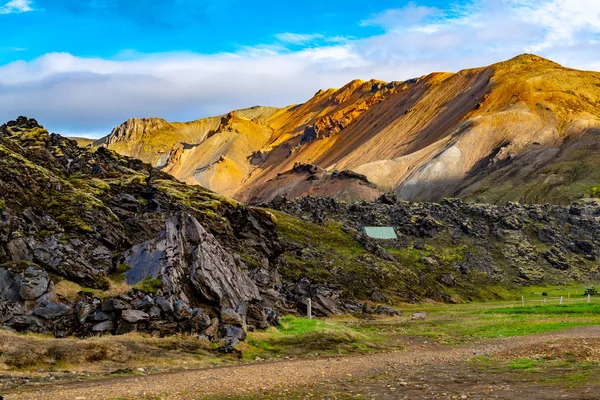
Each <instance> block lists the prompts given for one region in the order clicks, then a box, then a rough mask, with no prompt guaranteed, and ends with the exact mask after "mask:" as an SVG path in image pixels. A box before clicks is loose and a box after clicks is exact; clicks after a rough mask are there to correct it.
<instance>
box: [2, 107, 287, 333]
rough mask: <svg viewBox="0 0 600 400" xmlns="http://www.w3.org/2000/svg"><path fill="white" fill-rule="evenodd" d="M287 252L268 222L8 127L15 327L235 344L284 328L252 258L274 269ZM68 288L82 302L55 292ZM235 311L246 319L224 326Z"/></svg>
mask: <svg viewBox="0 0 600 400" xmlns="http://www.w3.org/2000/svg"><path fill="white" fill-rule="evenodd" d="M282 251H283V248H282V246H281V244H280V243H279V238H278V235H277V233H276V232H275V223H274V219H273V216H272V215H271V214H269V213H267V212H265V211H262V210H260V209H250V208H247V207H245V206H244V205H242V204H240V203H238V202H235V201H233V200H230V199H226V198H224V197H221V196H218V195H216V194H214V193H211V192H208V191H206V190H205V189H203V188H200V187H190V186H187V185H185V184H183V183H181V182H178V181H176V180H174V179H173V178H171V177H170V176H169V175H167V174H165V173H162V172H160V171H158V170H156V169H153V168H152V167H151V166H150V165H147V164H144V163H142V162H141V161H138V160H134V159H129V158H125V157H122V156H119V155H117V154H116V153H114V152H112V151H110V150H107V149H105V148H99V149H97V150H95V151H94V150H92V149H84V148H80V147H78V146H77V143H76V142H74V141H71V140H68V139H65V138H62V137H60V136H59V135H55V134H48V132H47V131H46V130H45V129H44V128H43V127H42V126H40V125H39V124H38V123H37V121H35V120H32V119H27V118H25V117H22V118H19V119H18V120H16V121H11V122H9V123H7V124H5V125H2V126H1V127H0V277H2V279H1V280H0V324H1V325H3V326H5V327H8V328H10V329H13V330H16V331H19V332H39V333H51V334H55V335H57V336H67V335H71V334H75V335H79V336H88V335H92V334H99V333H113V334H122V333H127V332H130V331H144V332H149V333H156V334H171V333H177V332H188V333H196V334H203V335H206V336H208V337H210V338H211V339H213V340H218V339H219V338H223V339H225V340H226V342H227V343H229V344H231V343H234V342H235V341H236V340H241V339H242V338H243V337H244V336H245V331H246V329H248V328H249V327H261V328H266V327H267V326H269V325H270V324H276V323H277V321H278V317H279V310H278V309H277V305H275V304H272V303H270V302H268V301H266V300H265V303H264V304H263V298H262V297H261V294H260V292H259V288H258V286H257V285H256V284H255V283H254V281H253V280H252V279H251V278H250V277H249V274H248V269H247V267H246V265H245V264H244V262H242V259H245V258H257V259H264V260H266V263H267V265H268V264H269V263H270V262H271V263H274V261H275V260H276V259H277V258H278V256H279V254H281V252H282ZM269 260H271V261H269ZM273 265H274V264H273ZM122 280H126V282H125V283H128V285H124V284H123V283H120V281H122ZM62 282H68V285H71V286H72V287H77V285H79V287H80V289H81V290H80V293H79V294H78V295H76V296H75V295H74V294H73V293H72V290H71V291H70V292H68V293H63V292H61V291H60V290H57V289H56V288H57V287H59V288H60V287H62V286H65V285H64V284H63V283H62ZM118 287H123V289H120V290H117V289H116V288H118ZM90 289H96V290H98V292H93V293H96V295H92V294H91V293H92V291H91V290H90ZM105 289H110V290H111V292H103V290H105ZM115 292H118V294H113V295H110V296H109V295H108V293H115ZM278 296H282V295H281V294H278ZM228 309H233V310H235V312H237V313H238V314H239V315H240V320H239V321H237V322H235V321H234V322H232V321H229V320H228V321H227V322H224V321H223V316H224V315H225V314H227V312H225V314H223V310H228ZM227 315H228V314H227Z"/></svg>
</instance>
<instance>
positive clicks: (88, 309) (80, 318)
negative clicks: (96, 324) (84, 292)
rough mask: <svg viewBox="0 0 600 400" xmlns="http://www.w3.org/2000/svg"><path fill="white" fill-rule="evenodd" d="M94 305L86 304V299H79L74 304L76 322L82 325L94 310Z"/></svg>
mask: <svg viewBox="0 0 600 400" xmlns="http://www.w3.org/2000/svg"><path fill="white" fill-rule="evenodd" d="M95 308H96V307H95V306H94V304H91V303H89V302H88V299H80V300H79V301H77V303H75V315H76V316H77V322H79V324H83V323H84V322H85V321H86V320H87V319H88V317H89V316H90V315H92V313H93V312H94V310H95Z"/></svg>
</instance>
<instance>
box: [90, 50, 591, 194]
mask: <svg viewBox="0 0 600 400" xmlns="http://www.w3.org/2000/svg"><path fill="white" fill-rule="evenodd" d="M96 144H97V145H106V146H108V147H109V148H111V149H114V150H116V151H117V152H119V153H122V154H125V155H129V156H133V157H137V158H140V159H142V160H144V161H147V162H150V163H152V164H153V165H154V166H157V167H159V168H160V169H162V170H163V171H165V172H168V173H170V174H172V175H173V176H175V177H176V178H178V179H181V180H184V181H186V182H188V183H191V184H200V185H203V186H205V187H207V188H209V189H211V190H215V191H217V192H219V193H222V194H225V195H229V196H233V197H235V198H237V199H239V200H242V201H248V200H250V199H251V198H252V197H253V196H256V193H263V194H268V193H266V192H265V191H266V190H270V189H268V188H270V187H275V186H277V184H278V183H277V182H278V179H279V180H281V179H282V178H281V176H280V177H279V178H278V175H279V174H282V173H284V172H285V179H286V185H287V186H288V189H289V190H287V194H291V195H292V196H293V197H297V196H302V195H305V194H310V193H314V192H315V190H316V192H317V193H321V192H322V194H323V195H325V196H332V197H337V196H338V195H339V194H340V193H341V192H339V191H337V190H329V191H322V190H320V189H318V188H317V189H315V185H317V186H318V185H322V183H321V179H316V178H314V176H313V177H311V179H313V180H312V181H310V182H312V183H310V182H308V183H307V182H306V181H305V180H303V178H302V176H298V177H296V178H295V179H291V178H290V177H291V175H292V174H294V170H293V168H294V165H296V164H298V163H299V164H313V165H315V166H317V167H319V168H321V169H324V170H326V171H328V172H329V173H333V172H335V171H343V170H351V171H354V172H356V173H358V174H361V175H364V176H366V178H367V179H368V181H369V182H371V183H373V184H374V185H375V186H376V188H377V190H379V191H381V192H388V191H394V192H395V193H396V194H397V195H399V196H400V197H401V198H404V199H407V200H428V201H437V200H440V199H441V198H443V197H460V198H466V199H475V200H479V201H487V202H493V203H498V202H506V201H509V200H514V201H521V202H553V203H559V204H562V203H568V202H570V201H572V200H574V199H577V198H579V197H581V196H584V195H590V194H594V193H595V192H596V191H597V190H598V189H596V188H597V185H598V184H599V183H600V152H598V146H599V145H600V73H597V72H584V71H577V70H572V69H568V68H565V67H562V66H560V65H558V64H556V63H554V62H552V61H549V60H546V59H544V58H541V57H538V56H535V55H529V54H524V55H520V56H518V57H515V58H513V59H511V60H508V61H505V62H501V63H498V64H494V65H491V66H488V67H483V68H476V69H469V70H464V71H460V72H458V73H455V74H452V73H432V74H430V75H427V76H423V77H420V78H418V79H412V80H409V81H405V82H392V83H385V82H380V81H368V82H363V81H358V80H357V81H353V82H350V83H349V84H347V85H346V86H344V87H343V88H341V89H339V90H335V89H329V90H323V91H319V92H318V93H317V94H316V95H315V96H314V97H313V98H312V99H310V100H309V101H308V102H306V103H304V104H301V105H296V106H290V107H286V108H283V109H276V108H265V107H255V108H251V109H247V110H239V111H234V112H232V113H230V114H228V115H226V116H222V117H212V118H206V119H201V120H198V121H194V122H190V123H185V124H182V123H168V122H166V121H164V120H160V119H141V120H140V119H135V120H130V121H127V122H126V123H124V124H123V125H121V126H119V127H117V128H115V129H114V130H113V132H112V133H111V134H110V135H109V136H107V137H106V138H104V139H102V140H101V141H99V142H97V143H96ZM292 181H294V182H297V185H298V188H296V189H293V190H292V189H291V188H290V186H289V185H291V184H292ZM347 182H350V181H347ZM356 187H357V188H359V190H362V189H363V187H362V186H361V185H357V186H356ZM349 190H350V191H351V190H352V189H351V188H350V189H348V190H345V191H344V193H343V195H342V197H345V198H352V197H354V198H357V199H362V198H363V196H364V194H362V193H356V195H354V196H352V195H351V194H350V193H349ZM259 197H260V196H259ZM263 197H264V196H263ZM267 197H268V196H267ZM367 197H369V196H367Z"/></svg>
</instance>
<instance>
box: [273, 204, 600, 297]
mask: <svg viewBox="0 0 600 400" xmlns="http://www.w3.org/2000/svg"><path fill="white" fill-rule="evenodd" d="M263 206H264V207H268V208H269V209H272V210H279V211H283V212H285V214H283V213H282V214H277V215H278V218H279V219H280V225H281V226H280V227H279V228H278V229H280V230H283V233H284V234H283V239H284V241H287V240H289V238H293V241H294V243H295V247H296V249H297V251H296V252H295V253H291V252H288V253H286V254H285V255H284V256H285V263H284V266H283V267H282V268H281V271H282V274H283V276H284V278H288V279H289V278H290V277H292V276H296V277H308V278H310V279H311V281H313V282H317V283H318V282H335V283H338V284H339V285H341V287H343V288H344V290H346V291H350V292H352V293H353V294H354V295H357V296H358V297H359V298H364V297H370V298H371V299H372V300H374V301H382V300H384V299H388V300H389V299H392V300H394V299H401V300H403V301H415V300H420V299H423V298H430V299H437V300H443V301H450V302H451V301H464V300H475V299H482V298H488V299H493V298H502V296H503V295H505V294H506V293H507V292H506V290H509V289H510V288H515V287H519V286H522V285H528V284H532V283H541V282H547V283H553V284H558V285H560V284H565V283H569V282H582V283H583V282H598V281H599V280H600V262H599V257H600V200H597V199H584V200H580V201H579V202H577V203H574V204H573V205H571V206H569V207H562V206H555V205H549V204H545V205H521V204H518V203H509V204H507V205H505V206H495V205H489V204H478V203H466V202H463V201H461V200H444V201H442V202H441V203H409V202H406V201H398V199H397V198H395V197H394V196H389V195H385V196H382V197H381V198H380V199H378V201H376V202H371V203H369V202H356V203H352V204H349V203H345V202H339V201H337V200H336V199H324V198H312V197H304V198H300V199H296V200H294V201H289V200H287V199H285V198H282V197H278V198H276V199H275V200H274V201H273V202H271V203H269V204H264V205H263ZM273 212H275V211H273ZM285 215H288V216H295V217H297V218H300V219H301V220H302V221H303V223H302V224H298V223H294V222H293V221H291V220H288V221H287V222H286V220H285V218H286V217H284V216H285ZM287 218H291V217H287ZM286 224H287V225H286ZM303 224H304V225H303ZM366 226H388V227H393V228H394V230H395V231H396V233H397V234H398V239H397V240H377V241H376V240H373V239H369V238H367V237H365V235H363V234H362V231H363V228H364V227H366ZM345 235H347V236H345ZM349 237H351V238H354V241H353V240H350V239H348V238H349ZM357 242H358V243H360V245H357ZM286 247H293V246H290V245H289V244H288V245H287V246H286Z"/></svg>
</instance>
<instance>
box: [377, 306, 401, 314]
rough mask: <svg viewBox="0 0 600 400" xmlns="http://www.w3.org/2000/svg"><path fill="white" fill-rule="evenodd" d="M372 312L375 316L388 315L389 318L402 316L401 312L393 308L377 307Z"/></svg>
mask: <svg viewBox="0 0 600 400" xmlns="http://www.w3.org/2000/svg"><path fill="white" fill-rule="evenodd" d="M373 312H374V313H375V314H383V315H390V316H399V315H402V311H398V310H396V309H394V308H393V307H390V306H384V305H379V306H377V308H376V309H375V310H374V311H373Z"/></svg>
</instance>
